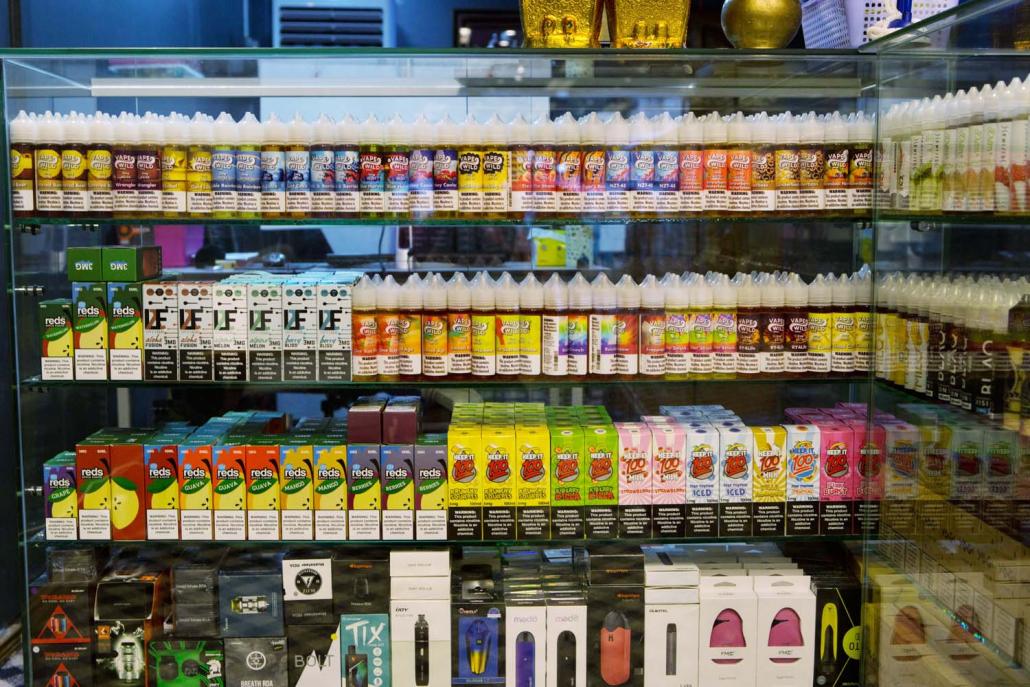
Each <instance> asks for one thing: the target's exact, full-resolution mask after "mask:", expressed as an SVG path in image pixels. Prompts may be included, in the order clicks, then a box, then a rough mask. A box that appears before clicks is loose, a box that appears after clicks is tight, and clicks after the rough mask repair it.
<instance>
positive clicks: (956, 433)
mask: <svg viewBox="0 0 1030 687" xmlns="http://www.w3.org/2000/svg"><path fill="white" fill-rule="evenodd" d="M951 439H952V441H951V456H950V457H949V460H948V470H949V472H950V475H949V482H950V491H949V493H948V500H949V502H950V503H951V505H953V506H954V507H955V508H954V509H953V516H952V522H951V526H952V528H951V531H952V532H954V533H955V535H956V536H957V537H959V538H963V537H964V536H966V535H971V534H975V533H977V532H978V531H979V524H980V515H981V504H982V503H983V500H984V498H985V493H986V484H987V459H986V452H985V451H984V428H983V427H982V426H978V425H974V424H969V423H961V424H960V423H955V424H953V425H952V437H951Z"/></svg>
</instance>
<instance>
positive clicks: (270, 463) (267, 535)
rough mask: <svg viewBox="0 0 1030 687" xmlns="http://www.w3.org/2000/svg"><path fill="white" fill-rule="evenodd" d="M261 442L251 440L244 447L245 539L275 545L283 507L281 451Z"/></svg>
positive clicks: (254, 438)
mask: <svg viewBox="0 0 1030 687" xmlns="http://www.w3.org/2000/svg"><path fill="white" fill-rule="evenodd" d="M259 441H260V442H261V443H258V442H259ZM264 441H265V440H264V438H263V437H262V438H259V437H252V438H251V440H250V443H248V444H247V458H246V461H247V463H246V464H247V477H246V479H247V482H246V486H247V539H253V540H263V541H276V540H278V539H279V538H280V529H279V525H280V523H279V512H280V507H281V504H282V475H281V472H280V465H279V459H280V449H279V446H278V444H272V443H264ZM269 441H270V440H269Z"/></svg>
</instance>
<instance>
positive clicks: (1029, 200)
mask: <svg viewBox="0 0 1030 687" xmlns="http://www.w3.org/2000/svg"><path fill="white" fill-rule="evenodd" d="M880 148H881V152H880V169H879V180H878V185H877V186H878V196H879V198H880V202H881V203H882V204H883V206H884V207H886V208H891V209H896V210H907V211H912V212H924V213H940V212H950V213H992V214H1003V215H1005V214H1025V213H1027V212H1028V210H1030V193H1028V189H1027V177H1028V174H1030V167H1028V165H1030V77H1028V81H1027V82H1023V81H1020V79H1019V78H1015V79H1012V81H1010V82H1009V83H1007V84H1006V83H1005V82H1003V81H999V82H998V83H997V84H995V85H994V86H993V87H992V86H991V85H990V84H984V85H983V86H982V87H981V88H979V89H977V88H976V87H973V88H970V89H969V90H968V91H966V90H958V91H955V92H953V93H946V94H945V95H944V96H943V97H941V96H940V95H935V96H934V97H933V98H932V99H931V98H923V99H922V100H911V101H908V102H904V103H899V104H896V105H893V106H891V108H890V109H889V110H888V111H887V112H886V114H885V115H884V117H883V123H882V126H881V131H880Z"/></svg>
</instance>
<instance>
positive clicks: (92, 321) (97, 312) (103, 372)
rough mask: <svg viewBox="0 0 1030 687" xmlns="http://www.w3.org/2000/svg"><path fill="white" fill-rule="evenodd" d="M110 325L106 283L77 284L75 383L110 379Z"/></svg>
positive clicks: (74, 285) (74, 296) (74, 291)
mask: <svg viewBox="0 0 1030 687" xmlns="http://www.w3.org/2000/svg"><path fill="white" fill-rule="evenodd" d="M108 325H109V313H108V306H107V285H106V284H104V283H103V282H73V283H72V339H73V343H74V346H75V351H74V359H75V379H81V380H94V381H97V380H105V379H107V378H108V376H107V349H108Z"/></svg>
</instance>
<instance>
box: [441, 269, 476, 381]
mask: <svg viewBox="0 0 1030 687" xmlns="http://www.w3.org/2000/svg"><path fill="white" fill-rule="evenodd" d="M471 299H472V291H471V289H470V288H469V283H468V280H467V279H466V278H465V275H464V274H462V273H461V272H455V274H454V276H453V277H451V280H450V281H449V282H448V283H447V376H448V377H450V378H452V379H464V378H466V377H468V376H469V375H470V374H472V314H471V312H470V307H471Z"/></svg>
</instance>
